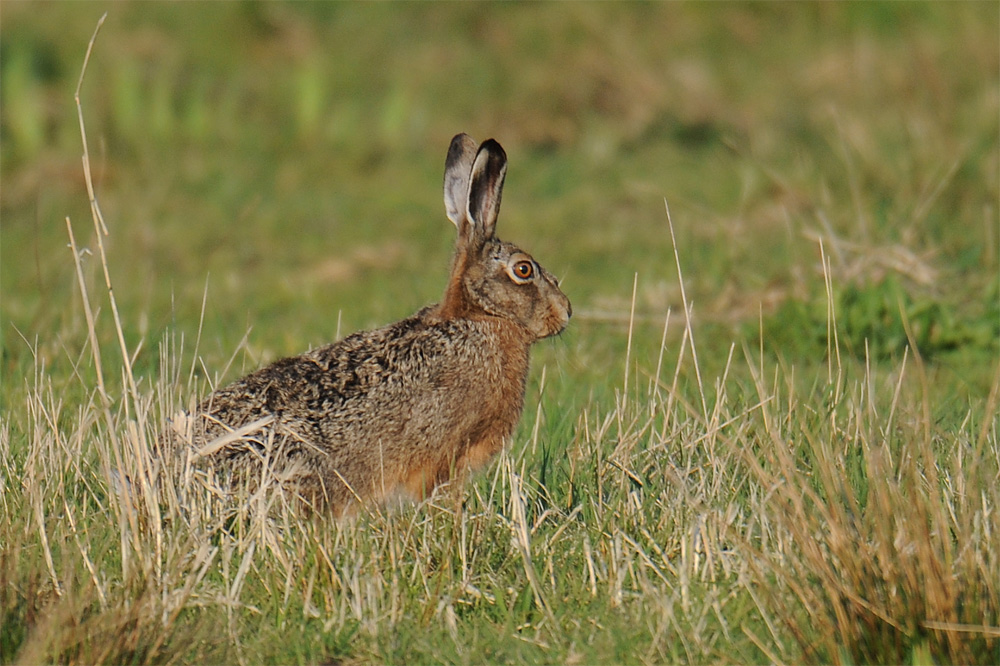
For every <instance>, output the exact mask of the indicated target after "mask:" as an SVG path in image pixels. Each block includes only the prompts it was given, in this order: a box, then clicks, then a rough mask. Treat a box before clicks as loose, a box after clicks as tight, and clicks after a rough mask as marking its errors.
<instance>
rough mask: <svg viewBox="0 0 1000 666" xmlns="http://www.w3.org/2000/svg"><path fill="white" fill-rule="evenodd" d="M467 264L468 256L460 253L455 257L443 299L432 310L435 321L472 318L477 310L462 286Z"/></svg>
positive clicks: (462, 252)
mask: <svg viewBox="0 0 1000 666" xmlns="http://www.w3.org/2000/svg"><path fill="white" fill-rule="evenodd" d="M468 262H469V255H468V254H467V253H466V252H464V251H460V252H458V254H456V255H455V259H454V261H453V263H452V267H451V276H450V277H449V278H448V286H447V287H446V288H445V290H444V298H443V299H441V302H440V303H439V304H438V305H437V306H436V307H435V308H434V312H433V315H434V317H435V318H436V319H438V320H441V321H443V320H445V319H466V318H473V316H474V314H475V313H476V310H477V309H476V307H475V305H473V303H472V300H471V299H470V298H469V294H468V292H466V290H465V287H464V286H463V285H462V276H463V275H464V274H465V267H466V265H467V264H468Z"/></svg>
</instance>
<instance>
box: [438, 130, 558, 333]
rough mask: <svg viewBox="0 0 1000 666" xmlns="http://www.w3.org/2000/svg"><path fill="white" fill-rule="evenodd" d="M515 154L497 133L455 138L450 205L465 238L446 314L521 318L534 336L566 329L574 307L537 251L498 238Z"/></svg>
mask: <svg viewBox="0 0 1000 666" xmlns="http://www.w3.org/2000/svg"><path fill="white" fill-rule="evenodd" d="M506 173H507V155H506V153H504V150H503V148H501V147H500V144H499V143H497V142H496V141H494V140H493V139H489V140H488V141H485V142H483V144H482V145H480V146H479V147H478V148H477V147H476V142H475V141H474V140H473V139H472V138H471V137H470V136H468V135H467V134H459V135H458V136H456V137H455V138H454V139H452V140H451V147H450V148H449V149H448V158H447V160H446V162H445V170H444V204H445V209H446V210H447V213H448V219H449V220H451V221H452V222H453V223H454V224H455V226H456V227H458V244H457V247H456V251H455V261H454V264H453V266H452V272H451V277H450V279H449V283H448V290H447V292H446V293H445V299H444V302H442V303H441V310H442V312H443V313H446V316H450V317H460V316H473V317H474V316H477V315H482V314H485V315H489V316H493V317H501V318H504V319H508V320H511V321H514V322H515V323H517V324H519V325H520V326H521V327H522V328H523V329H524V330H525V331H527V332H528V333H529V334H530V335H531V336H532V337H533V338H534V339H539V338H545V337H548V336H550V335H555V334H556V333H559V332H560V331H562V330H563V329H564V328H565V327H566V324H567V323H568V322H569V318H570V315H571V314H572V308H571V307H570V303H569V299H568V298H566V295H565V294H564V293H563V292H562V291H561V290H560V289H559V284H558V283H557V282H556V279H555V277H553V276H552V274H551V273H549V272H548V271H546V270H545V269H544V268H542V267H541V266H540V265H539V264H538V262H537V261H535V260H534V259H533V258H532V257H531V255H530V254H528V253H527V252H525V251H524V250H521V249H520V248H518V247H517V246H515V245H513V244H511V243H507V242H505V241H502V240H500V239H499V238H497V236H496V232H495V230H496V223H497V213H498V212H499V211H500V195H501V194H502V192H503V181H504V176H505V175H506Z"/></svg>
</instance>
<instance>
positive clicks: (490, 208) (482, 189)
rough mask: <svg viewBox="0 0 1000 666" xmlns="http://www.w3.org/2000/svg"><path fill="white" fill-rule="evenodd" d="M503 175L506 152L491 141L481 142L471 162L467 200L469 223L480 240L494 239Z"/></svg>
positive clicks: (505, 165) (504, 172)
mask: <svg viewBox="0 0 1000 666" xmlns="http://www.w3.org/2000/svg"><path fill="white" fill-rule="evenodd" d="M506 175H507V153H505V152H504V151H503V148H501V147H500V144H499V143H497V142H496V141H494V140H493V139H489V140H487V141H484V142H483V145H481V146H479V152H478V153H476V161H475V162H473V163H472V175H471V176H470V177H469V197H468V199H469V203H468V215H469V221H470V222H471V223H472V226H473V228H474V229H475V233H476V236H478V237H480V238H481V239H483V240H485V239H487V238H492V237H493V230H494V228H495V227H496V223H497V213H499V212H500V195H501V194H502V193H503V179H504V176H506Z"/></svg>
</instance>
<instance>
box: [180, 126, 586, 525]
mask: <svg viewBox="0 0 1000 666" xmlns="http://www.w3.org/2000/svg"><path fill="white" fill-rule="evenodd" d="M506 171H507V156H506V154H505V153H504V151H503V148H501V147H500V144H499V143H497V142H496V141H494V140H492V139H490V140H489V141H486V142H484V143H483V144H482V145H480V146H478V148H477V146H476V143H475V141H473V140H472V139H471V138H470V137H469V136H468V135H465V134H459V135H458V136H456V137H455V138H454V139H452V142H451V146H450V148H449V149H448V157H447V160H446V162H445V173H444V202H445V209H446V212H447V215H448V219H450V220H451V221H452V222H453V223H454V224H455V226H456V227H457V228H458V242H457V246H456V250H455V257H454V259H453V262H452V268H451V275H450V277H449V279H448V286H447V288H446V290H445V294H444V298H443V299H442V301H441V302H440V303H438V304H437V305H431V306H428V307H426V308H424V309H422V310H420V311H419V312H417V313H416V314H414V315H413V316H411V317H409V318H407V319H404V320H402V321H398V322H396V323H394V324H389V325H388V326H385V327H384V328H380V329H377V330H374V331H362V332H359V333H355V334H353V335H350V336H348V337H346V338H344V339H343V340H340V341H339V342H335V343H333V344H331V345H327V346H325V347H322V348H319V349H316V350H314V351H311V352H308V353H306V354H302V355H301V356H296V357H294V358H286V359H283V360H280V361H277V362H276V363H273V364H271V365H269V366H267V367H265V368H262V369H260V370H257V371H256V372H253V373H251V374H249V375H247V376H246V377H244V378H242V379H240V380H238V381H237V382H235V383H233V384H231V385H229V386H227V387H225V388H222V389H220V390H218V391H216V392H214V393H212V394H211V395H209V396H208V397H207V398H206V399H205V400H204V401H203V402H202V403H201V404H200V405H199V406H198V408H197V410H196V411H195V413H193V414H191V415H190V416H187V417H186V418H182V419H175V421H174V422H173V423H172V425H171V428H170V429H169V430H168V432H167V433H166V435H165V436H164V437H163V438H162V439H161V444H162V445H163V446H164V447H169V448H171V449H173V450H175V451H182V452H186V453H187V455H189V456H190V457H191V458H192V459H197V460H204V461H206V462H207V463H208V464H211V465H214V466H216V467H217V468H219V469H220V470H225V471H228V472H231V473H232V475H233V476H234V478H241V479H243V480H244V481H246V482H251V483H252V482H253V479H259V478H261V476H262V472H267V473H268V474H272V475H273V477H274V478H276V479H278V480H280V481H281V482H282V483H283V484H286V485H289V486H290V487H292V488H294V490H295V491H296V492H298V493H299V494H300V495H301V496H302V497H303V499H305V500H306V501H307V502H309V503H310V504H313V505H314V506H317V507H325V508H326V509H328V510H330V511H332V512H333V513H336V514H340V513H342V512H344V511H347V510H350V509H351V508H352V507H353V506H355V505H356V504H358V503H370V502H379V501H382V500H384V499H385V498H387V497H391V496H396V495H403V496H409V497H413V498H417V499H419V498H422V497H424V496H426V495H428V494H429V493H430V492H431V491H432V490H433V489H434V487H435V486H437V485H439V484H441V483H443V482H445V481H447V480H449V479H451V478H453V477H454V476H455V475H462V474H464V473H465V472H467V471H468V470H473V469H475V468H477V467H480V466H482V465H484V464H485V463H486V462H487V461H489V460H490V458H491V457H492V456H493V455H494V454H496V453H497V452H498V451H499V450H500V449H501V448H502V447H503V446H504V443H505V442H506V441H507V440H508V439H509V438H510V436H511V434H512V433H513V430H514V427H515V426H516V425H517V422H518V419H519V418H520V415H521V409H522V407H523V405H524V385H525V379H526V377H527V374H528V352H529V349H530V347H531V345H532V343H533V342H535V341H536V340H539V339H541V338H545V337H548V336H550V335H555V334H557V333H559V332H560V331H562V330H563V329H564V328H565V327H566V324H567V323H568V321H569V318H570V314H571V308H570V303H569V299H567V298H566V295H565V294H563V292H562V291H561V290H560V289H559V285H558V284H557V282H556V279H555V278H554V277H553V276H552V275H551V274H550V273H548V271H546V270H545V269H544V268H542V267H541V266H540V265H539V264H538V263H537V262H536V261H535V260H534V259H533V258H532V257H531V255H529V254H527V253H526V252H524V251H523V250H521V249H519V248H517V247H516V246H514V245H512V244H510V243H506V242H504V241H502V240H500V239H499V238H497V236H496V233H495V227H496V221H497V213H498V212H499V209H500V195H501V192H502V191H503V182H504V175H505V174H506Z"/></svg>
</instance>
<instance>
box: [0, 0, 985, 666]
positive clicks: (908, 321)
mask: <svg viewBox="0 0 1000 666" xmlns="http://www.w3.org/2000/svg"><path fill="white" fill-rule="evenodd" d="M105 9H107V10H108V12H109V13H108V16H107V19H106V21H105V23H104V24H103V27H102V28H101V31H100V33H99V36H98V38H97V40H96V42H95V45H94V50H93V54H92V57H91V59H90V62H89V65H88V69H87V72H86V78H85V79H84V81H83V84H82V88H81V104H82V109H83V120H84V121H85V125H86V132H87V137H88V140H89V162H90V167H91V172H92V175H93V181H94V185H95V188H96V193H97V197H98V200H99V204H100V210H101V211H102V213H103V218H104V221H105V223H106V226H107V234H106V235H105V234H101V235H100V236H99V235H98V233H97V232H96V230H95V223H94V220H93V218H92V215H91V209H90V205H89V201H88V196H87V188H86V184H85V179H84V170H83V166H82V164H81V159H80V157H81V154H82V150H83V148H82V143H81V137H80V122H79V119H78V117H77V107H76V105H75V102H74V91H75V90H76V88H77V84H78V79H79V76H80V71H81V67H82V65H83V58H84V54H85V53H86V50H87V45H88V41H89V40H90V38H91V35H92V33H93V30H94V28H95V26H96V24H97V21H98V19H99V18H100V16H101V14H102V13H103V12H104V11H105ZM0 81H2V85H0V148H2V150H0V179H2V183H0V184H2V187H0V663H26V664H33V663H43V662H59V663H67V664H69V663H146V662H152V663H164V662H172V663H190V662H194V663H246V664H252V663H261V662H268V663H271V662H277V663H310V664H334V663H351V664H354V663H371V662H376V663H440V662H444V663H493V662H503V663H576V664H589V663H706V662H713V663H716V662H738V663H777V662H780V663H803V662H806V663H841V664H846V663H906V664H928V663H942V664H943V663H970V664H971V663H981V664H995V663H1000V416H998V413H1000V210H998V200H1000V8H998V5H997V4H996V3H975V2H960V3H942V2H912V3H864V2H859V3H850V4H833V3H816V4H813V3H794V4H788V3H780V4H778V3H774V4H769V3H756V4H741V3H712V4H702V3H691V4H680V3H664V4H656V3H648V4H647V3H642V4H619V3H566V4H564V3H552V4H533V5H514V6H512V5H509V4H496V5H495V4H475V5H465V4H452V3H428V4H423V3H420V4H415V3H413V4H411V3H406V4H391V5H383V4H368V3H365V4H353V3H337V4H334V3H292V4H285V3H252V2H251V3H183V4H166V3H129V4H121V5H119V4H112V5H108V6H105V5H104V4H102V3H95V2H79V3H66V2H56V3H27V2H26V3H11V2H8V3H5V4H4V5H3V7H2V34H0ZM459 131H465V132H469V133H470V134H472V135H473V136H474V137H476V138H477V139H480V140H482V139H485V138H487V137H490V136H492V137H495V138H496V139H497V140H499V141H500V142H501V143H502V144H503V145H504V147H505V148H506V150H507V153H508V155H509V158H510V167H509V172H508V177H507V186H506V191H505V197H504V206H503V212H502V214H501V218H500V222H499V234H500V235H501V237H503V238H505V239H509V240H512V241H515V242H517V243H518V244H520V245H522V246H523V247H524V248H525V249H527V250H529V251H530V252H532V253H533V254H534V255H535V256H536V258H538V259H539V260H540V261H541V263H543V264H544V265H545V266H546V267H547V268H548V269H549V270H550V271H552V272H553V273H555V274H556V275H558V276H559V277H560V278H562V280H563V282H562V284H563V287H564V290H565V291H566V293H567V294H568V295H569V297H570V298H571V299H572V301H573V306H574V313H575V316H574V318H573V320H572V321H571V323H570V326H569V328H568V329H567V331H566V332H565V333H564V334H563V335H561V336H560V337H558V338H556V339H554V340H547V341H543V342H542V343H540V344H539V345H537V346H536V348H535V352H534V358H533V371H532V378H531V382H530V386H529V391H528V399H527V403H526V406H525V413H524V417H523V419H522V422H521V424H520V426H519V429H518V431H517V433H516V436H515V438H514V441H513V442H512V445H511V447H510V448H509V450H508V451H507V452H505V453H504V454H502V455H501V456H500V457H499V458H498V459H497V460H496V461H495V462H494V463H493V464H491V465H490V466H489V467H488V468H487V470H486V471H485V472H484V473H482V474H480V475H479V476H478V477H477V478H475V479H474V480H473V482H472V483H470V484H468V485H467V486H466V487H464V488H461V489H457V490H454V491H449V492H442V493H441V494H439V495H437V496H435V497H434V498H432V499H431V500H429V501H427V502H424V503H422V504H420V505H418V506H406V507H402V508H399V509H394V510H383V509H380V508H373V509H372V510H371V512H370V513H367V514H365V515H363V516H360V517H358V518H356V519H353V520H347V521H343V522H339V523H338V522H334V521H332V520H328V519H325V518H323V517H312V518H308V517H304V516H301V515H299V514H297V513H296V511H295V510H293V509H287V508H286V507H285V506H284V505H283V502H282V500H283V498H282V496H281V493H280V492H279V491H277V490H276V489H270V488H265V489H264V491H263V492H261V493H259V494H258V495H256V496H254V497H251V498H243V499H242V500H240V501H233V500H232V498H223V497H219V496H218V495H216V494H213V493H212V492H211V489H207V488H204V487H202V486H201V485H200V484H199V483H197V482H196V481H195V480H193V479H192V478H188V477H184V476H181V477H176V476H174V477H170V476H166V475H164V474H161V473H160V472H159V471H158V470H157V469H156V468H155V465H154V464H152V461H151V459H150V456H149V443H150V441H151V440H152V439H153V438H155V437H156V434H157V433H158V432H160V431H161V430H162V428H163V427H164V424H165V422H166V419H168V418H170V417H171V416H172V415H173V414H175V413H176V412H177V411H178V410H179V409H182V408H184V407H186V406H188V405H190V404H192V403H193V401H195V400H197V399H198V398H199V397H200V396H202V395H204V394H205V393H207V392H208V391H210V390H211V388H212V387H214V386H218V385H220V384H222V383H225V382H228V381H231V380H233V379H236V378H237V377H239V376H240V375H241V374H243V373H244V372H246V371H249V370H251V369H253V368H256V367H258V366H260V365H261V364H263V363H266V362H269V361H272V360H275V359H277V358H280V357H282V356H287V355H290V354H296V353H299V352H301V351H303V350H305V349H308V348H310V347H315V346H318V345H321V344H324V343H326V342H329V341H331V340H333V339H334V338H336V337H337V336H338V335H343V334H346V333H348V332H351V331H354V330H357V329H360V328H366V327H373V326H378V325H382V324H385V323H388V322H390V321H392V320H393V319H396V318H400V317H403V316H406V315H408V314H410V313H412V312H413V311H414V310H416V309H417V308H419V307H421V306H423V305H425V304H427V303H430V302H433V301H435V300H436V299H437V298H438V297H439V295H440V293H441V291H442V290H443V288H444V284H445V279H446V277H447V271H448V261H449V256H450V252H451V249H452V244H453V235H452V234H453V231H454V229H453V227H452V226H451V224H450V223H449V222H448V221H447V219H446V218H445V216H444V214H443V212H444V211H443V205H442V202H441V193H440V185H441V175H442V168H443V164H444V156H445V150H446V148H447V145H448V141H449V139H450V138H451V136H452V135H454V134H455V133H457V132H459ZM665 204H669V213H668V211H667V206H666V205H665ZM67 225H69V227H70V228H71V230H72V242H73V243H74V244H75V247H69V245H70V243H71V236H70V234H69V233H68V229H67ZM106 275H108V276H110V280H111V284H112V287H113V289H111V290H109V288H108V286H107V283H106ZM81 285H82V287H81ZM125 477H127V478H129V479H131V480H132V483H131V485H129V486H124V485H123V484H122V483H121V482H120V481H119V480H120V479H122V478H125Z"/></svg>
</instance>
